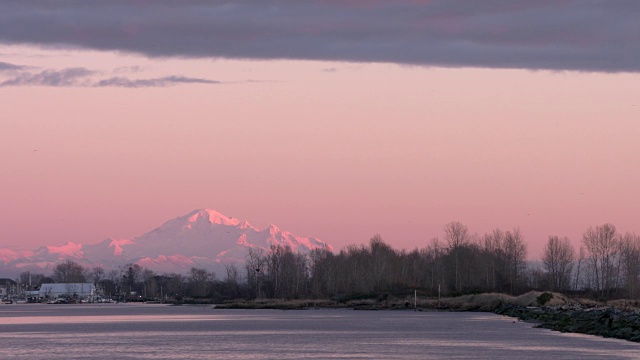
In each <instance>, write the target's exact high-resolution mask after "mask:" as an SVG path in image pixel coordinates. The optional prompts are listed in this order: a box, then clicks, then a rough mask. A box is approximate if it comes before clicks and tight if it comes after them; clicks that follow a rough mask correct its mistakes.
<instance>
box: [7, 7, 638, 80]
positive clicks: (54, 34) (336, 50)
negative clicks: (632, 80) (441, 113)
mask: <svg viewBox="0 0 640 360" xmlns="http://www.w3.org/2000/svg"><path fill="white" fill-rule="evenodd" d="M639 18H640V1H637V0H579V1H578V0H474V1H450V0H393V1H382V0H317V1H299V0H244V1H243V0H219V1H204V0H183V1H174V2H171V1H162V2H160V1H124V0H92V1H85V0H66V1H56V2H51V1H45V0H33V1H21V0H8V1H3V2H0V42H3V43H7V44H38V45H68V46H74V47H84V48H91V49H102V50H116V51H125V52H135V53H141V54H144V55H147V56H152V57H153V56H178V57H226V58H254V59H283V58H286V59H318V60H339V61H357V62H394V63H404V64H416V65H425V66H447V67H462V66H472V67H493V68H526V69H557V70H583V71H606V72H617V71H631V72H637V71H640V61H638V59H640V21H638V19H639Z"/></svg>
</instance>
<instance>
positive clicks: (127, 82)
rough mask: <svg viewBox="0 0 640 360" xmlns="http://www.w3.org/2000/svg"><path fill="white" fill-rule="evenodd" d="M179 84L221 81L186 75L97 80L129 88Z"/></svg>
mask: <svg viewBox="0 0 640 360" xmlns="http://www.w3.org/2000/svg"><path fill="white" fill-rule="evenodd" d="M178 84H220V81H215V80H207V79H198V78H190V77H184V76H166V77H161V78H155V79H128V78H124V77H112V78H109V79H104V80H100V81H98V82H96V83H95V84H94V85H93V86H95V87H107V86H116V87H127V88H139V87H165V86H170V85H178Z"/></svg>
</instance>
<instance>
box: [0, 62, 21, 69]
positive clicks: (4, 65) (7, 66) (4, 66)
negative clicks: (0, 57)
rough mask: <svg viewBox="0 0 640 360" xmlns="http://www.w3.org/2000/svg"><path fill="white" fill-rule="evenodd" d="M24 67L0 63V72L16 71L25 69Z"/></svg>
mask: <svg viewBox="0 0 640 360" xmlns="http://www.w3.org/2000/svg"><path fill="white" fill-rule="evenodd" d="M26 68H27V67H26V66H22V65H15V64H10V63H6V62H2V61H0V71H18V70H24V69H26Z"/></svg>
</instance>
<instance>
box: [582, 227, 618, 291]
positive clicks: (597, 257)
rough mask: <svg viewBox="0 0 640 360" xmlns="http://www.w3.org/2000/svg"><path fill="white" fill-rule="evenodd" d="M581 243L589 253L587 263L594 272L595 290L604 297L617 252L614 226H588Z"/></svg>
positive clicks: (613, 270) (611, 282)
mask: <svg viewBox="0 0 640 360" xmlns="http://www.w3.org/2000/svg"><path fill="white" fill-rule="evenodd" d="M582 243H583V244H584V247H585V249H586V250H587V251H588V253H589V263H590V264H591V268H592V270H593V272H594V287H595V290H597V291H599V292H600V295H601V296H602V297H603V298H606V297H607V296H608V295H609V292H610V290H611V288H612V285H613V282H614V280H615V279H614V277H615V275H616V274H615V266H614V265H615V262H616V257H617V256H618V252H619V238H618V236H616V227H615V226H613V225H612V224H604V225H601V226H596V227H595V228H593V227H589V228H588V229H587V231H585V232H584V234H583V236H582Z"/></svg>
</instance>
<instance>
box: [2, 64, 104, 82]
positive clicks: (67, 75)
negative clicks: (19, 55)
mask: <svg viewBox="0 0 640 360" xmlns="http://www.w3.org/2000/svg"><path fill="white" fill-rule="evenodd" d="M93 74H94V71H91V70H88V69H85V68H69V69H62V70H44V71H41V72H37V73H31V72H22V73H20V74H19V75H17V76H15V77H13V78H11V79H8V80H5V81H3V82H1V83H0V86H27V85H38V86H88V85H89V76H90V75H93Z"/></svg>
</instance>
